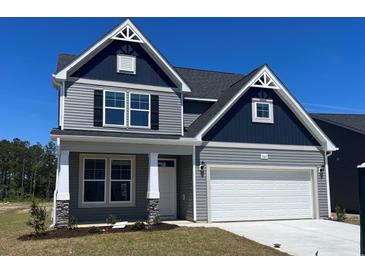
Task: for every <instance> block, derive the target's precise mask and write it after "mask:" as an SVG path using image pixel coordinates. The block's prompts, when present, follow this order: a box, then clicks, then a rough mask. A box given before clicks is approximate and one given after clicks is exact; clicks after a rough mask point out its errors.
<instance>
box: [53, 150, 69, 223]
mask: <svg viewBox="0 0 365 274" xmlns="http://www.w3.org/2000/svg"><path fill="white" fill-rule="evenodd" d="M69 155H70V152H69V151H68V150H61V151H60V153H59V158H58V159H59V165H58V179H57V186H56V188H57V189H56V202H55V216H54V226H55V227H57V228H58V227H66V226H67V225H68V219H69V207H70V183H69Z"/></svg>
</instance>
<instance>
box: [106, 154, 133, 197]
mask: <svg viewBox="0 0 365 274" xmlns="http://www.w3.org/2000/svg"><path fill="white" fill-rule="evenodd" d="M131 198H132V160H128V159H111V160H110V202H130V201H131Z"/></svg>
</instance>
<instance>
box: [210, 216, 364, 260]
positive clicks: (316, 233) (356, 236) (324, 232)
mask: <svg viewBox="0 0 365 274" xmlns="http://www.w3.org/2000/svg"><path fill="white" fill-rule="evenodd" d="M208 226H215V227H219V228H221V229H224V230H227V231H230V232H232V233H235V234H238V235H240V236H244V237H246V238H248V239H251V240H254V241H256V242H258V243H261V244H264V245H268V246H271V247H272V246H273V244H275V243H279V244H281V247H280V249H279V250H281V251H284V252H287V253H289V254H291V255H300V256H314V255H315V253H316V252H317V251H318V256H357V255H359V254H360V226H358V225H351V224H345V223H340V222H334V221H328V220H291V221H258V222H234V223H213V224H208Z"/></svg>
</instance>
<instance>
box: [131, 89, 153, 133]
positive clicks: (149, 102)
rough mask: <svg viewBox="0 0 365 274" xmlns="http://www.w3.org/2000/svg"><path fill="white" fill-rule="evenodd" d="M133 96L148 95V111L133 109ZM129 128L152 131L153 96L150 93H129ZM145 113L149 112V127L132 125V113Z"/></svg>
mask: <svg viewBox="0 0 365 274" xmlns="http://www.w3.org/2000/svg"><path fill="white" fill-rule="evenodd" d="M132 94H135V95H146V96H148V109H135V108H132V105H131V102H132V99H131V98H132ZM128 102H129V103H128V115H129V116H128V118H129V119H128V128H146V129H150V128H151V94H150V93H146V92H139V91H131V92H129V93H128ZM133 110H134V111H143V112H148V125H147V126H135V125H132V124H131V120H132V113H131V112H132V111H133Z"/></svg>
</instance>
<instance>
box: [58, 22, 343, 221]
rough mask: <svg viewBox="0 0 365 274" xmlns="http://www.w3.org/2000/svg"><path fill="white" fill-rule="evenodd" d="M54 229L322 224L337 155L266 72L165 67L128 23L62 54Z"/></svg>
mask: <svg viewBox="0 0 365 274" xmlns="http://www.w3.org/2000/svg"><path fill="white" fill-rule="evenodd" d="M52 77H53V83H54V86H55V87H56V89H57V91H58V95H59V96H58V98H59V104H58V105H59V125H58V127H57V128H55V129H53V130H52V131H51V137H52V139H53V140H56V141H57V147H58V170H57V182H56V190H55V195H54V212H53V216H54V218H53V223H54V225H55V226H56V227H61V226H64V225H65V224H67V220H68V217H69V216H70V215H72V216H75V217H77V218H78V220H79V222H89V223H95V222H103V221H104V220H105V219H106V217H107V216H108V215H109V214H114V215H116V216H117V217H118V218H119V219H122V220H128V221H129V220H141V219H144V220H149V221H151V220H153V219H154V216H156V214H160V216H161V217H162V218H165V219H186V220H191V221H203V222H218V221H242V220H274V219H306V218H308V219H311V218H325V217H328V216H329V214H330V208H331V207H330V199H329V178H328V165H327V157H328V155H330V153H331V152H332V151H334V150H336V147H335V145H334V144H333V143H332V142H331V141H330V140H329V139H328V138H327V136H326V135H325V134H324V133H323V132H322V130H321V129H320V128H319V127H318V126H317V124H316V123H315V122H314V121H313V120H312V119H311V118H310V117H309V116H308V114H307V113H306V111H305V110H304V109H303V107H302V106H301V105H300V104H299V103H298V101H297V100H296V99H295V98H294V96H293V95H292V94H291V93H290V92H289V91H288V89H287V88H286V87H285V85H284V84H283V83H282V82H281V81H280V80H279V79H278V77H277V76H276V75H275V74H274V73H273V72H272V71H271V69H270V68H269V67H268V66H267V65H263V66H261V67H259V68H256V69H254V70H253V71H251V72H249V73H248V74H246V75H243V74H233V73H221V72H213V71H205V70H196V69H190V68H179V67H174V66H172V65H171V64H169V62H168V61H167V60H166V59H165V58H164V57H163V56H162V55H161V53H160V52H159V51H158V50H157V49H156V48H155V47H154V46H153V45H152V44H151V42H150V41H149V40H148V39H147V38H146V37H145V36H144V35H143V33H142V32H141V31H140V30H138V28H137V27H136V26H135V25H134V24H133V23H132V22H131V21H130V20H126V21H124V22H123V23H122V24H121V25H119V26H118V27H116V28H115V29H113V30H112V31H110V32H109V33H108V34H106V35H105V36H104V37H103V38H102V39H101V40H99V41H97V42H96V43H95V44H93V45H92V46H91V47H90V48H88V49H87V50H86V51H85V52H83V53H81V54H80V55H66V54H61V55H60V56H59V60H58V66H57V71H56V72H55V74H54V75H53V76H52Z"/></svg>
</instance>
